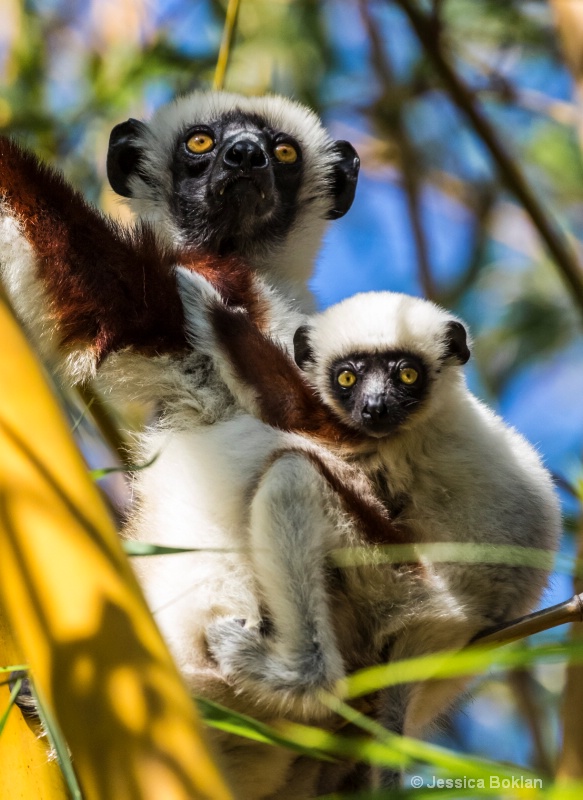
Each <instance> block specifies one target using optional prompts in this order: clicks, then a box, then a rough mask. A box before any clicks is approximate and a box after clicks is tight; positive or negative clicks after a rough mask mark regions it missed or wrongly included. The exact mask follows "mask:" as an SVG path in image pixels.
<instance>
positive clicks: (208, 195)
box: [171, 111, 304, 253]
mask: <svg viewBox="0 0 583 800" xmlns="http://www.w3.org/2000/svg"><path fill="white" fill-rule="evenodd" d="M302 156H303V154H302V147H301V145H300V144H299V142H298V141H297V140H296V139H295V138H294V137H293V136H291V135H290V134H289V133H287V132H286V131H285V130H277V129H273V128H272V127H271V126H269V125H268V124H267V122H266V120H265V119H262V118H260V117H255V118H254V117H252V116H251V115H248V114H243V113H241V112H237V111H234V112H232V113H230V114H228V115H225V116H223V117H222V118H219V119H216V120H214V121H212V122H210V124H208V125H203V126H200V125H195V126H194V127H192V128H190V129H188V130H187V131H185V132H183V133H181V135H180V136H178V137H177V141H176V147H175V151H174V158H173V162H172V166H171V171H172V177H173V187H174V210H175V214H176V219H177V220H178V222H179V225H180V226H181V227H182V229H183V231H184V232H185V234H186V236H187V238H188V235H189V231H191V230H192V225H191V224H190V221H191V220H193V219H196V218H197V217H198V216H199V215H200V214H201V213H203V212H204V214H205V216H206V217H207V219H208V221H209V223H210V225H209V227H210V229H211V230H212V231H213V238H214V240H215V241H214V242H212V243H209V244H211V247H212V249H213V250H217V251H219V252H221V253H228V252H232V251H239V250H240V247H239V246H238V242H239V241H240V240H241V239H257V238H261V237H263V236H266V235H268V232H269V236H272V235H273V236H276V237H277V236H283V235H285V234H286V233H287V231H288V229H289V228H290V227H291V225H292V224H293V221H294V218H295V215H296V209H297V197H298V192H299V189H300V187H301V183H302V177H303V169H304V167H303V157H302ZM191 243H192V244H196V242H191ZM213 245H214V246H213Z"/></svg>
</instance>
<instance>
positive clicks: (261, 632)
mask: <svg viewBox="0 0 583 800" xmlns="http://www.w3.org/2000/svg"><path fill="white" fill-rule="evenodd" d="M268 631H270V625H269V623H266V624H263V623H260V624H259V625H253V626H250V627H244V626H242V625H241V620H237V619H226V620H221V621H220V622H215V623H213V624H212V625H210V626H209V627H208V628H207V634H206V635H207V643H208V647H209V650H210V652H211V654H212V656H213V657H214V658H215V659H216V661H217V663H218V665H219V668H220V669H221V672H223V674H224V675H225V676H226V677H228V678H230V679H232V680H233V681H234V682H235V683H241V684H244V683H246V682H251V683H253V684H254V685H255V686H256V687H257V686H261V687H265V689H268V690H269V691H270V692H286V693H290V692H291V693H292V694H298V695H301V694H305V693H310V692H315V691H317V690H319V689H328V690H331V689H333V687H334V684H335V683H336V681H337V680H338V679H339V678H341V677H342V675H343V672H342V667H341V664H336V663H334V662H335V659H334V658H332V659H327V658H326V654H325V652H324V650H323V648H322V646H321V645H320V643H319V642H318V641H316V640H314V639H312V640H311V641H310V640H306V641H305V642H304V643H303V645H302V646H301V647H300V646H298V647H297V648H296V649H295V650H294V651H287V652H283V651H282V647H281V642H278V640H277V638H274V637H272V636H270V635H268V633H267V632H268ZM334 655H335V654H334Z"/></svg>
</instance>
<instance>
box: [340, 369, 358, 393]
mask: <svg viewBox="0 0 583 800" xmlns="http://www.w3.org/2000/svg"><path fill="white" fill-rule="evenodd" d="M336 380H337V381H338V383H339V384H340V386H342V387H343V388H344V389H350V387H351V386H354V384H355V383H356V375H355V374H354V372H351V371H350V370H349V369H345V370H344V371H343V372H341V373H340V375H339V376H338V377H337V379H336Z"/></svg>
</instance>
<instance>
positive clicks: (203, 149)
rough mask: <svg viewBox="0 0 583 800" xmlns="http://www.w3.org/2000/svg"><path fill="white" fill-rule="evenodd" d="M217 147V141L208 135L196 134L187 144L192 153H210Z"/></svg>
mask: <svg viewBox="0 0 583 800" xmlns="http://www.w3.org/2000/svg"><path fill="white" fill-rule="evenodd" d="M214 146H215V140H214V139H213V138H212V136H209V134H208V133H194V134H193V135H192V136H191V137H190V139H189V140H188V141H187V142H186V147H187V148H188V149H189V150H190V152H191V153H208V152H209V150H212V149H213V147H214Z"/></svg>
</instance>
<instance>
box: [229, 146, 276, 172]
mask: <svg viewBox="0 0 583 800" xmlns="http://www.w3.org/2000/svg"><path fill="white" fill-rule="evenodd" d="M223 163H224V164H225V166H226V167H229V168H230V169H240V170H243V171H250V170H252V169H265V167H267V165H268V164H269V159H268V158H267V154H266V153H265V151H264V150H263V148H262V147H261V145H260V144H258V143H257V142H254V141H253V140H252V139H239V141H238V142H235V144H232V145H231V146H230V147H229V149H228V150H226V151H225V154H224V155H223Z"/></svg>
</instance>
